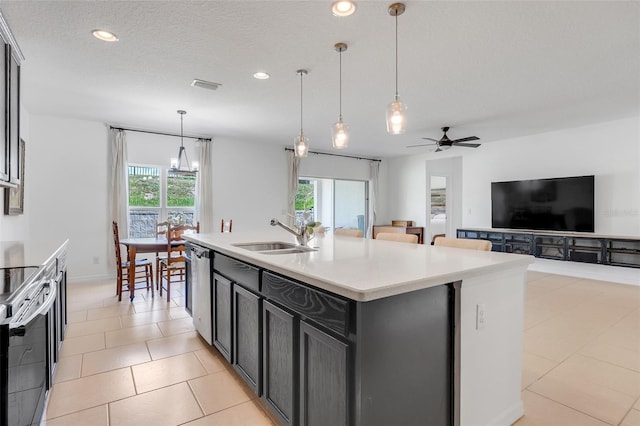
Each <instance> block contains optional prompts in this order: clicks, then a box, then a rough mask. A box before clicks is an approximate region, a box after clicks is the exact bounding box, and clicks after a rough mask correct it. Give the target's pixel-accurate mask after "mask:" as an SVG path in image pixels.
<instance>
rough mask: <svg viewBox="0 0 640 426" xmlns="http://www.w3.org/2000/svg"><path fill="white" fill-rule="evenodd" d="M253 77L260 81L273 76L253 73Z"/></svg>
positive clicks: (264, 73)
mask: <svg viewBox="0 0 640 426" xmlns="http://www.w3.org/2000/svg"><path fill="white" fill-rule="evenodd" d="M253 77H254V78H257V79H258V80H266V79H268V78H269V77H271V76H270V75H269V74H268V73H266V72H262V71H258V72H254V73H253Z"/></svg>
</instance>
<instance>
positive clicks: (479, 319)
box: [476, 303, 487, 330]
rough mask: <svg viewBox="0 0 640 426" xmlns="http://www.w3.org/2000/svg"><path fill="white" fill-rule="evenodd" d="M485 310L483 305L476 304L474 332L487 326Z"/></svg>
mask: <svg viewBox="0 0 640 426" xmlns="http://www.w3.org/2000/svg"><path fill="white" fill-rule="evenodd" d="M486 310H487V307H486V306H485V304H484V303H478V304H477V305H476V330H484V327H485V326H486V325H487V317H486Z"/></svg>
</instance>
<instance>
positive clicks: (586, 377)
mask: <svg viewBox="0 0 640 426" xmlns="http://www.w3.org/2000/svg"><path fill="white" fill-rule="evenodd" d="M528 389H529V390H531V391H533V392H536V393H538V394H540V395H543V396H545V397H547V398H550V399H552V400H554V401H556V402H559V403H560V404H564V405H566V406H568V407H571V408H573V409H575V410H578V411H581V412H583V413H585V414H588V415H590V416H592V417H595V418H597V419H599V420H602V421H604V422H608V423H610V424H618V423H619V422H620V421H621V420H622V418H623V417H624V416H625V415H626V413H627V411H628V410H629V409H630V408H631V406H632V405H633V403H634V402H635V400H636V399H637V397H638V395H640V374H638V373H635V372H632V371H630V370H626V369H624V368H620V367H617V366H614V365H611V364H608V363H605V362H601V361H598V360H595V359H592V358H587V357H583V356H580V355H574V356H572V357H571V358H569V359H568V360H567V361H565V362H563V363H562V364H561V365H559V366H558V367H556V368H554V369H553V370H551V371H550V372H549V373H547V374H546V375H545V376H544V377H542V378H541V379H540V380H538V381H537V382H535V383H533V384H532V385H531V386H529V388H528Z"/></svg>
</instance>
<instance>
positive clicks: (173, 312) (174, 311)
mask: <svg viewBox="0 0 640 426" xmlns="http://www.w3.org/2000/svg"><path fill="white" fill-rule="evenodd" d="M169 316H170V317H171V319H179V318H187V317H189V318H191V315H190V314H189V312H187V311H186V310H185V309H184V307H182V306H179V307H177V308H171V309H169Z"/></svg>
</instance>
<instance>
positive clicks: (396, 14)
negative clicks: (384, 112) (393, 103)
mask: <svg viewBox="0 0 640 426" xmlns="http://www.w3.org/2000/svg"><path fill="white" fill-rule="evenodd" d="M395 16H396V100H398V12H397V11H396V13H395Z"/></svg>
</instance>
